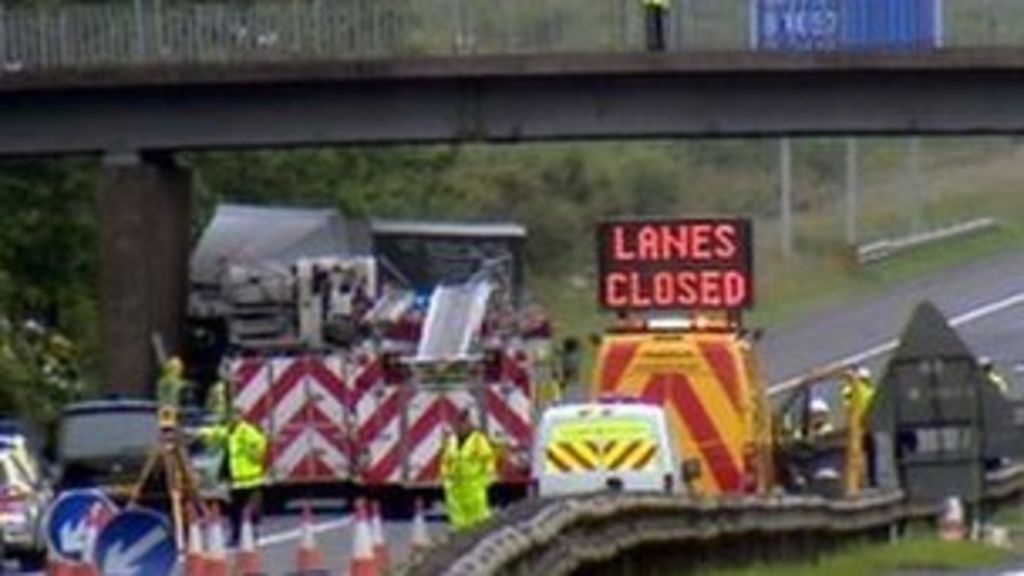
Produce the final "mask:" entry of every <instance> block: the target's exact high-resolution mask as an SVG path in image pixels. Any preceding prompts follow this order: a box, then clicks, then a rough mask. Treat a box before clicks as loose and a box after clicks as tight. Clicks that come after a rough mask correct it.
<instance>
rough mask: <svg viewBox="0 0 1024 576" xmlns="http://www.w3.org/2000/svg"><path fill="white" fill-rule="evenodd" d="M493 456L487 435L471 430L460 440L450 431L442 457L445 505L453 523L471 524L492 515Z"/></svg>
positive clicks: (494, 466) (463, 527)
mask: <svg viewBox="0 0 1024 576" xmlns="http://www.w3.org/2000/svg"><path fill="white" fill-rule="evenodd" d="M496 468H497V466H496V456H495V452H494V448H493V446H491V442H490V440H488V439H487V436H486V435H485V434H483V433H482V432H479V431H473V432H472V433H470V435H469V436H467V437H466V439H465V440H464V441H463V442H461V443H460V442H459V439H458V437H457V436H456V435H454V434H452V435H450V436H449V437H448V438H447V439H445V446H444V453H443V454H442V457H441V480H442V482H443V483H444V497H445V508H446V509H447V512H448V518H449V520H450V521H451V524H452V526H453V527H454V528H455V529H457V530H461V529H465V528H471V527H472V526H475V525H476V524H479V523H480V522H484V521H486V520H487V519H488V518H490V517H491V508H490V503H489V502H488V501H487V488H488V487H489V486H490V485H491V482H493V481H494V477H495V473H496Z"/></svg>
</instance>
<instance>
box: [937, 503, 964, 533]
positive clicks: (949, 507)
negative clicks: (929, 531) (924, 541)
mask: <svg viewBox="0 0 1024 576" xmlns="http://www.w3.org/2000/svg"><path fill="white" fill-rule="evenodd" d="M939 538H940V539H941V540H963V538H964V506H963V504H962V503H961V502H960V499H959V498H955V497H954V498H947V499H946V502H945V503H944V504H943V506H942V516H940V517H939Z"/></svg>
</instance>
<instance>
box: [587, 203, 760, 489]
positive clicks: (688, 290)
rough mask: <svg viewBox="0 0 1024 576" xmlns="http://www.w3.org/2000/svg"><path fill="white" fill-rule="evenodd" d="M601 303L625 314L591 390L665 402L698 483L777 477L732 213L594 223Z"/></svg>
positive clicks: (746, 259) (745, 223) (606, 343)
mask: <svg viewBox="0 0 1024 576" xmlns="http://www.w3.org/2000/svg"><path fill="white" fill-rule="evenodd" d="M598 260H599V279H598V280H599V292H600V304H601V305H602V306H603V307H604V308H605V309H608V310H610V311H612V312H615V313H616V314H617V315H618V317H619V320H620V322H619V324H618V325H617V326H615V327H613V328H611V329H610V330H608V331H607V332H606V333H605V334H604V335H603V337H602V339H601V343H600V347H599V349H598V351H597V358H596V362H595V374H594V379H593V383H592V396H593V397H594V398H595V399H601V398H608V397H621V398H631V399H636V400H640V401H644V402H648V403H651V404H656V405H660V406H662V407H663V408H664V410H665V413H666V415H667V421H668V424H669V427H670V428H671V429H672V430H673V432H674V434H675V436H676V440H677V442H676V445H677V450H678V451H679V454H678V460H679V461H680V462H683V463H684V466H688V467H689V468H690V469H699V474H697V475H696V479H695V480H693V481H692V483H691V488H692V489H694V490H695V491H697V492H700V493H703V494H721V493H737V492H753V491H757V490H763V489H765V488H766V487H768V486H769V485H770V484H771V481H772V478H771V476H772V466H771V462H772V434H771V414H770V407H769V405H768V402H767V398H766V395H765V386H764V382H763V381H762V380H761V375H760V371H759V368H758V363H757V360H756V357H755V354H754V351H753V349H752V347H751V345H750V343H749V342H748V341H747V340H746V338H745V337H744V331H743V329H742V326H741V324H740V318H741V314H742V311H743V310H744V309H745V308H747V307H749V306H751V305H752V303H753V266H752V234H751V224H750V222H749V220H745V219H736V218H700V219H675V220H665V219H655V220H640V219H633V220H618V221H612V222H605V223H603V224H602V225H600V227H599V231H598Z"/></svg>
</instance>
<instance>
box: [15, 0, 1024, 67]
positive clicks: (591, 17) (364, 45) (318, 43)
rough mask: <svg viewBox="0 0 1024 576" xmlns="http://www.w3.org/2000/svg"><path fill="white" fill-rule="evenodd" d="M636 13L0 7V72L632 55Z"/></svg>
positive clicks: (996, 30) (680, 42) (986, 31)
mask: <svg viewBox="0 0 1024 576" xmlns="http://www.w3.org/2000/svg"><path fill="white" fill-rule="evenodd" d="M76 1H77V2H78V3H76ZM761 1H763V0H671V4H672V5H671V9H670V11H669V22H668V45H669V46H668V47H669V49H670V50H675V51H681V50H745V49H749V48H750V46H751V36H752V30H751V28H752V27H751V21H752V20H751V14H752V11H753V9H754V7H755V6H756V5H758V4H759V2H761ZM789 1H791V2H799V1H802V0H789ZM857 1H861V0H825V1H824V2H821V3H820V5H821V6H826V7H827V6H831V5H832V4H835V6H839V5H840V4H841V3H842V2H857ZM934 1H936V2H938V3H940V5H941V6H942V12H941V14H942V18H941V20H942V22H943V28H944V31H943V33H942V37H943V38H942V42H943V44H944V45H947V46H978V45H982V46H987V45H1021V44H1024V3H1022V2H1019V0H934ZM804 4H807V3H806V2H805V3H804ZM833 9H834V10H838V8H834V7H833ZM643 16H644V15H643V8H642V2H641V0H216V1H204V0H119V1H114V0H109V1H105V2H103V1H94V2H91V3H83V0H73V1H70V2H59V1H47V2H43V1H39V2H32V1H30V0H0V72H7V73H12V72H18V71H21V70H25V69H47V68H81V67H96V66H117V65H137V64H158V63H172V64H189V63H214V64H216V63H232V62H240V61H242V62H244V61H280V60H345V59H366V58H375V57H389V56H410V55H472V54H523V53H565V52H577V53H587V52H622V51H639V50H642V49H643V47H644V37H643V35H644V29H643ZM794 25H795V24H794ZM797 28H800V26H797ZM801 29H802V28H801Z"/></svg>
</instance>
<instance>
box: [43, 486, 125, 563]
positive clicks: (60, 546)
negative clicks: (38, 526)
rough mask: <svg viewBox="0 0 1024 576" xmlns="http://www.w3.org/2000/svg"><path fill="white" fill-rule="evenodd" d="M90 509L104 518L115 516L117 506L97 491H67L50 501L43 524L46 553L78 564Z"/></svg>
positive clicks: (83, 545) (83, 548) (82, 550)
mask: <svg viewBox="0 0 1024 576" xmlns="http://www.w3.org/2000/svg"><path fill="white" fill-rule="evenodd" d="M94 506H99V507H100V510H101V513H102V514H104V515H106V516H107V517H109V516H113V515H114V514H115V513H117V506H116V505H114V503H113V502H111V501H110V499H108V498H107V497H106V496H104V495H103V493H102V492H100V491H99V490H92V489H89V490H68V491H66V492H64V493H62V494H61V495H60V496H59V497H58V498H57V499H56V500H54V501H53V503H52V504H51V505H50V508H49V509H48V510H47V512H46V519H45V521H44V524H43V527H44V529H45V532H46V541H47V544H48V545H49V546H50V550H53V551H54V552H55V553H56V554H57V555H58V556H60V557H61V558H63V559H65V560H81V559H82V555H83V554H84V553H85V544H86V542H85V541H86V531H87V530H88V520H89V512H90V511H91V510H92V509H93V507H94Z"/></svg>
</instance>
